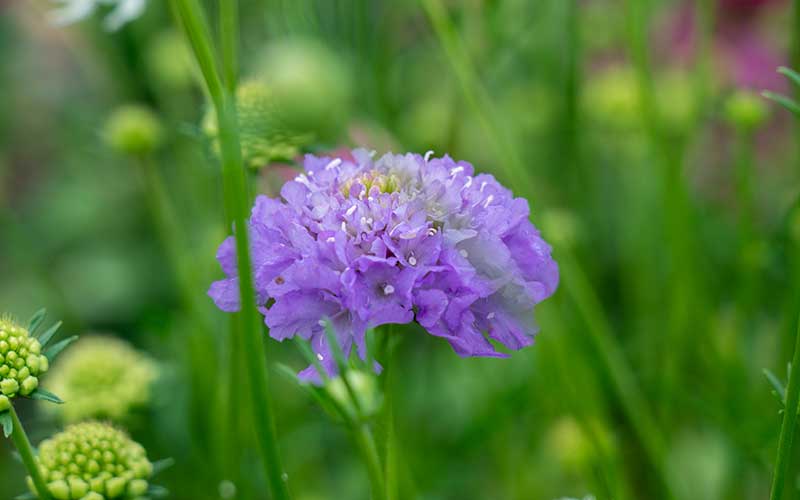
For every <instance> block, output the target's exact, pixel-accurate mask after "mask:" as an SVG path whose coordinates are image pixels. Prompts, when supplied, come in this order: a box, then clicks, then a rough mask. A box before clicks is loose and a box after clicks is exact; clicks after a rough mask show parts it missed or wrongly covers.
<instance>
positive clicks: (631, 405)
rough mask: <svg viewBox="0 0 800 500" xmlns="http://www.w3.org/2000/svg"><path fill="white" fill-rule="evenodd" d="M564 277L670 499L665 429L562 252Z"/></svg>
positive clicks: (593, 299)
mask: <svg viewBox="0 0 800 500" xmlns="http://www.w3.org/2000/svg"><path fill="white" fill-rule="evenodd" d="M560 261H561V269H562V272H561V276H562V278H563V280H564V284H565V288H566V290H567V292H568V293H569V294H570V296H571V297H572V299H573V300H574V302H575V305H576V306H577V307H578V311H579V312H580V314H581V316H583V318H584V320H585V322H586V331H587V332H588V333H589V336H588V337H589V340H590V342H591V345H592V347H593V349H594V350H595V351H596V352H597V354H598V356H597V358H598V360H600V361H601V364H602V367H603V370H604V371H605V372H606V374H607V376H608V378H609V380H610V382H611V384H612V387H613V388H614V391H615V393H616V395H617V398H618V399H619V401H620V403H621V404H622V409H623V411H624V412H625V415H626V417H627V418H628V420H629V421H630V423H631V425H632V427H633V430H634V432H635V433H636V436H637V437H638V438H639V441H640V442H641V444H642V447H643V449H644V452H645V454H646V456H647V460H648V461H649V462H650V465H651V467H652V468H653V470H654V471H655V472H656V474H657V475H658V479H659V482H660V483H661V487H662V488H663V490H664V491H665V492H666V495H667V497H670V498H671V497H672V496H673V495H672V493H671V490H670V486H669V481H668V479H667V475H666V471H665V470H664V453H665V448H666V446H665V440H664V438H663V436H662V434H661V430H660V429H659V428H658V426H657V425H656V422H655V419H654V418H653V415H652V413H651V411H650V410H649V408H648V407H647V404H646V402H645V399H644V397H643V395H642V393H641V390H640V389H639V386H638V384H637V383H636V377H635V376H634V374H633V371H632V370H631V369H630V367H629V366H628V362H627V360H626V359H625V356H624V354H623V352H622V350H621V348H620V347H619V346H618V345H617V344H616V343H615V342H614V340H613V339H614V337H613V335H614V333H613V329H612V327H611V324H610V322H609V320H608V318H607V317H606V316H605V314H604V313H603V309H602V306H601V304H600V302H599V301H598V299H597V296H596V294H595V293H594V292H593V291H592V288H591V285H590V284H589V280H588V279H587V277H586V275H585V274H584V273H583V272H582V271H581V269H580V267H579V266H578V265H577V262H576V261H575V259H574V257H573V256H572V255H571V254H570V252H568V251H564V250H563V249H562V251H561V255H560Z"/></svg>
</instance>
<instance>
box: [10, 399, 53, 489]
mask: <svg viewBox="0 0 800 500" xmlns="http://www.w3.org/2000/svg"><path fill="white" fill-rule="evenodd" d="M9 411H10V412H11V420H12V422H13V423H14V429H13V431H12V432H11V439H12V440H13V441H14V446H16V447H17V451H18V452H19V456H20V458H22V463H23V464H24V465H25V469H26V470H27V471H28V474H29V475H30V477H31V479H32V480H33V486H34V487H35V488H36V492H37V494H38V496H39V500H50V498H51V497H50V490H48V489H47V484H45V482H44V478H43V477H42V473H41V472H40V471H39V467H38V466H37V465H36V459H35V458H34V456H33V447H32V446H31V441H30V440H29V439H28V435H27V434H26V433H25V429H24V428H23V427H22V422H20V421H19V417H18V416H17V411H16V410H15V409H14V407H13V406H12V407H11V409H10V410H9Z"/></svg>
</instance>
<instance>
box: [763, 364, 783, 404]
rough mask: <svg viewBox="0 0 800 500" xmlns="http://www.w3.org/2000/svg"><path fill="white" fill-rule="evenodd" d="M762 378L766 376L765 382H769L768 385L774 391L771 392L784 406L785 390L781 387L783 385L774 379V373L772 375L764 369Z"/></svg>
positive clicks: (776, 378)
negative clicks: (770, 385)
mask: <svg viewBox="0 0 800 500" xmlns="http://www.w3.org/2000/svg"><path fill="white" fill-rule="evenodd" d="M764 376H766V377H767V380H769V383H770V384H772V388H773V389H774V391H773V392H774V393H775V395H776V396H777V397H778V399H779V400H780V402H781V404H783V405H785V404H786V389H785V388H784V387H783V384H782V383H781V381H780V380H778V377H776V376H775V374H774V373H772V372H771V371H769V370H767V369H766V368H764Z"/></svg>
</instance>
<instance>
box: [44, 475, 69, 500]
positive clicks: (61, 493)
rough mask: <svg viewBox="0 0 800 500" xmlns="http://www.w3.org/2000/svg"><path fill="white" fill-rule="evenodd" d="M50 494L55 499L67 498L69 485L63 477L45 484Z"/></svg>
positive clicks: (63, 499) (67, 499) (65, 499)
mask: <svg viewBox="0 0 800 500" xmlns="http://www.w3.org/2000/svg"><path fill="white" fill-rule="evenodd" d="M47 489H48V490H50V494H51V495H53V498H55V499H57V500H69V485H68V484H67V482H66V481H64V480H63V479H59V480H58V481H53V482H52V483H50V484H48V485H47Z"/></svg>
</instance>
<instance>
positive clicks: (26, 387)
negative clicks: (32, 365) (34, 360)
mask: <svg viewBox="0 0 800 500" xmlns="http://www.w3.org/2000/svg"><path fill="white" fill-rule="evenodd" d="M37 387H39V379H38V378H36V377H28V378H26V379H25V380H23V381H22V384H21V385H20V390H19V392H20V394H22V395H23V396H28V395H30V393H32V392H33V391H35V390H36V388H37Z"/></svg>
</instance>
